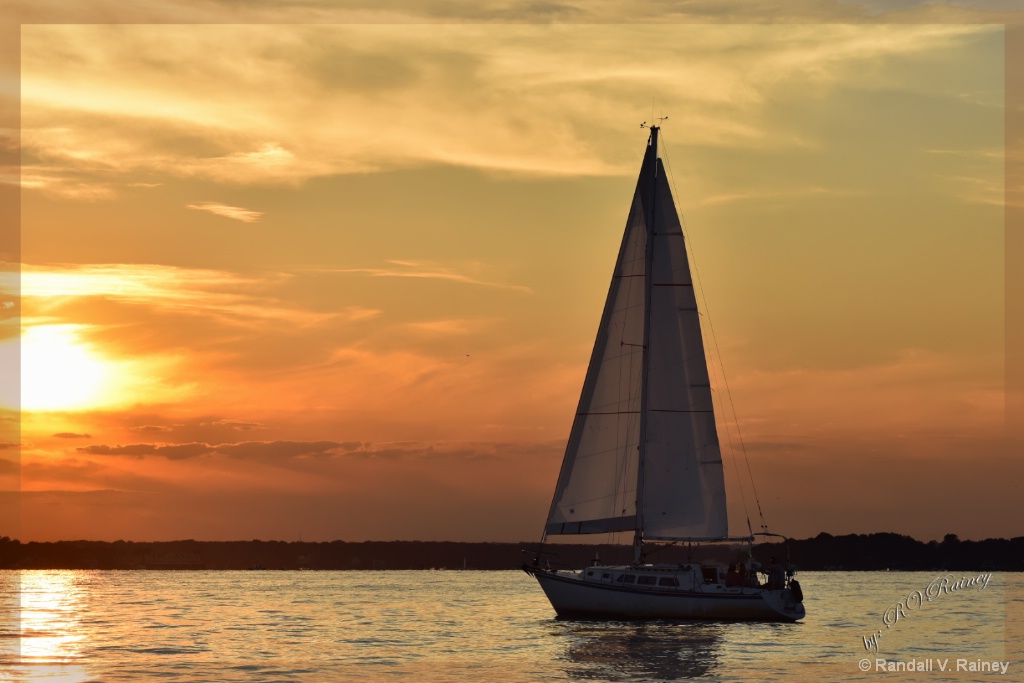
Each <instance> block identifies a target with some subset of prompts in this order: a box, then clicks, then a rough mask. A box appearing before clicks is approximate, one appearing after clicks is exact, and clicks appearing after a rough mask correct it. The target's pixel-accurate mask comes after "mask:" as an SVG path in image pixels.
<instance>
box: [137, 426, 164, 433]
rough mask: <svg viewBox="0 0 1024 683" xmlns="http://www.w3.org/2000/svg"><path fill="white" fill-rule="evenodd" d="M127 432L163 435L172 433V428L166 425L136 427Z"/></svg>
mask: <svg viewBox="0 0 1024 683" xmlns="http://www.w3.org/2000/svg"><path fill="white" fill-rule="evenodd" d="M128 431H130V432H143V433H164V432H173V431H174V427H168V426H167V425H138V426H136V427H129V428H128Z"/></svg>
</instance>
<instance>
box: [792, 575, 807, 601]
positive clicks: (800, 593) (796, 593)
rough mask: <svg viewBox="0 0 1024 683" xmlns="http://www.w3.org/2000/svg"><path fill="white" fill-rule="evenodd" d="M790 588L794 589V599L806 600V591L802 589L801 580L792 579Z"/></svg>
mask: <svg viewBox="0 0 1024 683" xmlns="http://www.w3.org/2000/svg"><path fill="white" fill-rule="evenodd" d="M789 590H791V591H793V599H794V600H796V601H797V602H803V601H804V592H803V591H802V590H800V582H799V581H797V580H796V579H790V581H789Z"/></svg>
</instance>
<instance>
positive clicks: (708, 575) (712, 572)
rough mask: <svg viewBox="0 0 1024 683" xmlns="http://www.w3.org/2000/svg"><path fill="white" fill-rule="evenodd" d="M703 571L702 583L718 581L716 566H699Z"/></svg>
mask: <svg viewBox="0 0 1024 683" xmlns="http://www.w3.org/2000/svg"><path fill="white" fill-rule="evenodd" d="M701 569H702V570H703V573H704V583H718V567H701Z"/></svg>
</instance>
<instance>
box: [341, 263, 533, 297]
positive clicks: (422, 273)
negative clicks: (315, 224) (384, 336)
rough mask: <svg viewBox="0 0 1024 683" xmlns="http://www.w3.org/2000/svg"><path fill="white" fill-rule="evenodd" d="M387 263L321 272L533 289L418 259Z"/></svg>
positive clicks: (530, 290) (521, 290)
mask: <svg viewBox="0 0 1024 683" xmlns="http://www.w3.org/2000/svg"><path fill="white" fill-rule="evenodd" d="M387 263H390V264H391V265H393V266H395V267H394V268H334V269H330V270H326V271H323V272H332V273H351V274H355V275H369V276H370V277H394V278H414V279H423V280H448V281H450V282H459V283H462V284H467V285H480V286H483V287H494V288H496V289H509V290H513V291H518V292H530V293H532V292H533V290H532V289H531V288H530V287H527V286H525V285H513V284H506V283H503V282H493V281H490V280H483V279H480V278H477V277H474V276H472V275H467V274H466V273H461V272H459V271H457V270H455V269H454V268H451V267H447V266H440V265H437V264H429V263H422V262H419V261H400V260H389V261H387Z"/></svg>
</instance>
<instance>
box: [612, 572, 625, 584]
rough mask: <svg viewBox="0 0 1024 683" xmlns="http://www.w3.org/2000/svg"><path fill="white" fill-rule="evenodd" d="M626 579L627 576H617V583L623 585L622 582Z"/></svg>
mask: <svg viewBox="0 0 1024 683" xmlns="http://www.w3.org/2000/svg"><path fill="white" fill-rule="evenodd" d="M625 578H626V575H625V574H616V575H615V583H622V580H623V579H625Z"/></svg>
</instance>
